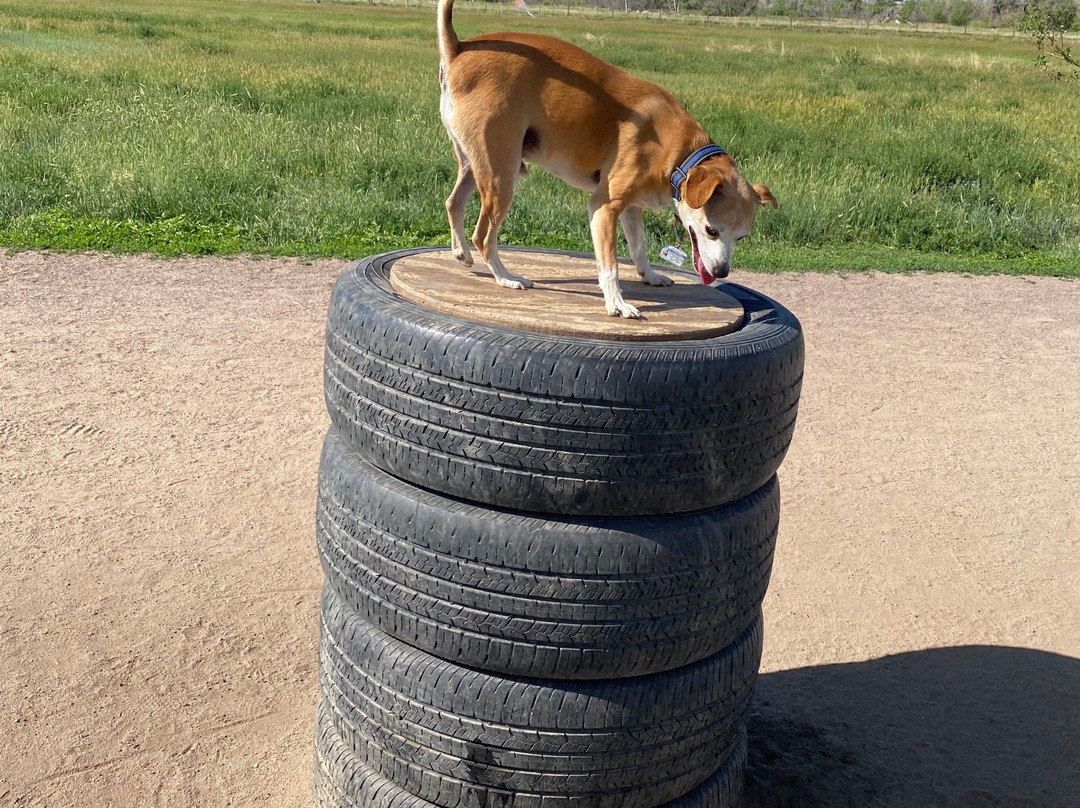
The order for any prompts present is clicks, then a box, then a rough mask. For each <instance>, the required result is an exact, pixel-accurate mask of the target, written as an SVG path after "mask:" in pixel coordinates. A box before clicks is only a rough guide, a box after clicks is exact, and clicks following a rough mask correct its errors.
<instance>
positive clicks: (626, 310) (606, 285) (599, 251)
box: [589, 191, 641, 317]
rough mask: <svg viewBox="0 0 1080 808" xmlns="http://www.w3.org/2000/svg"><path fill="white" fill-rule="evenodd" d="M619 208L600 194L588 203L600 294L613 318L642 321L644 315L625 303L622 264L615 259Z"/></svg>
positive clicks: (594, 195)
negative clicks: (620, 266) (640, 318)
mask: <svg viewBox="0 0 1080 808" xmlns="http://www.w3.org/2000/svg"><path fill="white" fill-rule="evenodd" d="M618 220H619V210H618V208H617V207H616V206H615V205H614V204H613V203H612V202H611V201H610V200H608V199H606V197H602V196H601V195H600V192H599V191H597V193H595V194H593V196H592V197H591V198H590V199H589V230H590V231H592V240H593V250H594V251H595V253H596V269H597V271H598V273H599V279H600V291H601V292H603V293H604V308H605V309H607V313H608V314H610V315H611V316H612V317H641V312H639V311H638V310H637V309H636V308H634V307H633V306H631V305H630V304H629V303H627V302H626V301H625V300H623V295H622V287H620V286H619V261H618V259H617V257H616V255H615V241H616V236H617V233H618V231H617V230H616V228H617V226H618V224H617V223H618Z"/></svg>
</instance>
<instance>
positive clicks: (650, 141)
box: [438, 0, 777, 317]
mask: <svg viewBox="0 0 1080 808" xmlns="http://www.w3.org/2000/svg"><path fill="white" fill-rule="evenodd" d="M453 6H454V0H439V10H438V15H439V21H438V28H439V57H440V69H439V83H440V86H441V87H442V99H441V102H440V108H441V113H442V120H443V125H444V126H445V127H446V131H447V132H448V133H449V134H450V139H451V140H452V141H453V144H454V152H455V153H456V155H457V159H458V178H457V183H456V185H455V186H454V190H453V191H452V192H451V194H450V196H449V198H448V199H447V200H446V211H447V213H448V214H449V217H450V229H451V233H452V237H451V238H452V247H453V251H454V255H455V256H456V257H457V259H458V260H459V261H461V262H462V263H464V264H465V265H466V266H472V256H471V255H470V254H469V248H468V246H467V245H466V243H465V222H464V217H465V205H466V203H467V202H468V201H469V198H470V197H471V196H472V193H473V191H475V190H479V191H480V218H479V220H478V221H477V223H476V230H475V231H474V232H473V238H472V240H473V244H475V245H476V249H478V250H479V251H480V255H481V256H483V259H484V261H485V262H486V263H487V266H488V269H489V270H491V274H492V275H494V276H495V280H496V281H497V282H498V283H499V284H500V285H501V286H508V287H510V288H513V289H526V288H528V287H530V286H532V281H530V280H528V279H526V278H522V277H519V276H516V275H511V274H510V273H509V272H507V271H506V267H505V266H503V263H502V261H500V260H499V251H498V235H499V226H500V225H501V224H502V222H503V220H504V219H505V218H506V213H507V211H508V210H509V208H510V200H511V199H512V198H513V195H514V185H515V184H516V182H517V180H518V177H519V176H522V175H523V174H524V173H525V161H528V162H530V163H533V164H535V165H538V166H540V167H541V168H543V169H546V170H547V171H549V172H551V173H552V174H554V175H555V176H556V177H559V178H560V179H562V180H563V181H565V182H567V183H568V184H570V185H572V186H574V187H575V188H580V189H582V190H584V191H589V192H591V193H592V196H591V197H590V198H589V205H588V209H589V229H590V230H591V232H592V240H593V248H594V250H595V252H596V264H597V268H598V270H599V273H600V289H601V290H602V291H603V293H604V306H605V308H606V309H607V313H608V314H611V315H618V316H621V317H640V316H641V315H640V313H639V312H638V310H637V309H636V308H634V307H633V306H631V305H630V304H629V303H627V302H626V301H625V300H624V299H623V296H622V289H621V288H620V286H619V265H618V262H617V260H616V255H615V245H616V229H615V228H616V222H617V221H618V222H621V223H622V227H623V233H624V234H625V235H626V241H627V243H628V244H629V246H630V254H631V256H632V257H633V259H634V266H635V267H636V268H637V271H638V274H639V275H640V276H641V280H642V281H643V282H644V283H647V284H650V285H652V286H667V285H669V284H670V283H671V279H670V278H667V277H665V276H663V275H660V274H658V273H656V272H654V271H653V269H652V268H651V266H650V265H649V257H648V253H647V251H646V247H645V232H644V226H643V224H642V218H641V211H642V208H644V207H649V208H653V209H660V208H663V207H665V206H666V205H668V204H670V203H671V200H672V199H673V198H674V199H675V200H676V203H675V204H676V209H677V211H678V214H679V216H680V218H681V219H682V222H683V224H684V225H685V226H686V228H687V230H688V231H689V233H690V240H691V243H692V244H693V250H694V267H695V269H697V271H698V274H699V275H701V280H702V283H706V284H709V283H712V281H713V280H714V278H723V277H725V276H726V275H727V274H728V272H729V271H730V269H731V254H732V250H733V248H734V246H735V242H736V241H738V240H739V239H740V238H742V237H743V236H745V235H746V234H747V233H748V232H750V226H751V225H752V224H753V222H754V213H755V211H756V210H757V208H758V206H759V205H772V206H773V207H774V208H775V207H777V203H776V200H775V199H774V198H773V195H772V194H771V193H770V192H769V189H768V188H766V187H765V186H764V185H750V184H749V183H748V182H746V180H744V179H743V178H742V176H740V174H739V172H738V171H737V170H736V168H735V163H734V161H732V159H731V157H730V156H729V155H727V154H726V153H723V150H722V149H719V148H715V147H714V149H715V153H713V154H707V153H706V154H707V156H706V157H705V159H704V160H702V161H701V162H698V163H697V164H696V165H693V167H691V166H690V165H689V164H688V163H689V162H691V161H689V160H688V158H690V157H691V156H692V155H696V156H698V158H699V159H700V155H698V151H699V150H700V149H702V148H703V147H706V146H709V145H710V144H712V140H711V139H710V138H709V136H708V135H707V134H706V133H705V130H704V129H702V128H701V126H700V125H699V124H698V123H697V121H695V120H694V119H693V118H692V117H690V114H689V113H688V112H687V111H686V110H685V109H684V108H683V106H682V105H681V104H680V103H679V102H678V101H676V100H675V97H674V96H672V95H671V93H669V92H667V91H666V90H664V89H663V88H661V87H659V86H657V85H655V84H653V83H652V82H648V81H644V80H642V79H638V78H635V77H634V76H631V75H629V74H627V73H624V72H623V71H621V70H619V69H618V68H616V67H613V66H612V65H609V64H607V63H606V62H603V61H601V60H600V59H597V58H596V57H595V56H592V55H591V54H589V53H586V52H585V51H583V50H581V49H580V48H578V47H575V46H574V45H571V44H569V43H567V42H563V41H562V40H559V39H554V38H552V37H547V36H539V35H535V34H515V33H498V34H487V35H485V36H479V37H476V38H474V39H470V40H467V41H465V42H462V41H460V40H459V39H458V36H457V33H456V32H455V31H454V26H453V20H452V12H453ZM681 168H685V171H680V170H679V169H681ZM673 176H674V178H675V181H674V182H673V181H672V178H673Z"/></svg>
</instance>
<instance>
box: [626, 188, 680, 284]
mask: <svg viewBox="0 0 1080 808" xmlns="http://www.w3.org/2000/svg"><path fill="white" fill-rule="evenodd" d="M619 224H621V225H622V230H623V235H625V236H626V243H627V245H629V247H630V257H631V258H633V259H634V267H635V268H637V273H638V275H640V276H641V282H642V283H645V284H648V285H649V286H671V284H672V283H674V281H672V280H671V278H669V277H668V276H667V275H661V274H660V273H659V272H656V271H655V270H654V269H653V268H652V264H650V263H649V251H648V249H647V248H646V246H645V223H644V222H643V221H642V218H641V208H636V207H635V208H627V209H626V210H624V211H623V212H622V214H621V215H620V216H619Z"/></svg>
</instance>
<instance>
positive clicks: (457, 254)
mask: <svg viewBox="0 0 1080 808" xmlns="http://www.w3.org/2000/svg"><path fill="white" fill-rule="evenodd" d="M454 258H456V259H457V260H459V261H460V262H461V263H463V264H464V265H465V266H467V267H471V266H472V265H473V260H472V254H471V253H470V252H469V251H468V250H464V249H462V248H461V247H455V248H454Z"/></svg>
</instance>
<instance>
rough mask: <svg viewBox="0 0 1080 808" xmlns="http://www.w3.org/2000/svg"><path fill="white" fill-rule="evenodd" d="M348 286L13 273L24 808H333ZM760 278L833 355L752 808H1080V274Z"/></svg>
mask: <svg viewBox="0 0 1080 808" xmlns="http://www.w3.org/2000/svg"><path fill="white" fill-rule="evenodd" d="M341 267H342V264H341V263H338V262H328V261H320V262H315V263H311V264H301V263H299V262H296V261H270V260H238V261H220V260H180V261H157V260H145V259H141V258H103V257H94V256H43V255H39V254H20V255H16V256H9V257H6V258H3V257H0V503H2V505H0V804H2V805H5V806H8V805H14V806H144V805H146V806H149V805H163V806H183V807H184V808H189V807H191V806H226V805H229V806H267V805H269V806H282V808H290V807H291V806H303V805H307V804H308V799H309V797H308V794H309V791H308V789H309V785H308V784H309V773H310V768H311V749H310V747H311V737H312V721H313V717H314V705H315V696H316V683H315V639H316V622H315V621H316V610H317V597H318V590H319V585H320V579H321V576H320V571H319V567H318V562H317V559H316V556H315V547H314V538H313V525H312V522H313V509H314V491H315V473H316V465H317V460H318V454H319V444H320V440H321V437H322V433H323V431H324V429H325V428H326V426H327V418H326V415H325V413H324V411H323V405H322V393H321V361H322V353H321V351H322V348H321V346H322V328H323V317H324V313H325V305H326V301H327V298H328V295H329V292H330V287H331V283H332V281H333V279H334V277H335V275H336V274H337V272H338V271H339V270H340V269H341ZM736 275H737V277H736V278H735V280H737V281H740V282H744V283H747V284H749V285H751V286H755V287H757V288H759V289H761V290H762V291H764V292H766V293H768V294H771V295H774V296H775V297H777V298H778V299H780V300H781V301H783V302H784V303H786V304H787V305H788V306H789V307H791V308H792V309H793V310H794V311H795V312H796V313H797V314H798V315H799V316H800V317H801V319H802V321H803V324H804V326H805V329H806V338H807V348H808V356H807V365H806V383H805V387H804V391H803V406H802V410H801V414H800V423H799V427H798V430H797V435H796V439H795V442H794V444H793V445H792V449H791V452H790V454H789V456H788V460H787V462H786V463H785V465H784V467H783V469H782V470H781V482H782V486H783V490H784V494H783V497H784V507H783V523H782V532H781V536H780V541H779V546H778V549H777V556H776V565H775V572H774V575H773V583H772V586H771V588H770V591H769V594H768V596H767V599H766V604H765V606H766V618H767V637H766V650H765V658H764V660H763V668H762V669H763V675H762V677H761V679H760V686H759V691H758V692H759V697H758V700H757V704H756V707H755V712H754V716H753V718H752V720H751V726H750V729H751V744H752V749H753V751H752V756H751V764H750V769H749V779H748V795H747V800H746V803H747V806H748V808H771V807H772V806H777V807H779V806H828V807H829V808H831V807H832V806H896V807H897V808H900V806H904V807H905V808H909V807H914V808H917V807H918V806H965V807H968V808H980V807H982V806H1009V807H1010V808H1024V807H1026V806H1043V805H1045V806H1076V805H1078V804H1080V796H1078V795H1080V752H1078V750H1080V659H1078V657H1080V609H1078V607H1077V604H1078V603H1080V428H1078V424H1080V361H1078V356H1077V352H1078V349H1080V326H1078V320H1080V283H1069V282H1065V281H1060V280H1053V279H1041V280H1030V279H1023V278H1003V277H994V278H964V277H957V276H918V275H916V276H891V275H878V274H868V275H857V276H852V277H848V278H844V277H840V276H836V275H828V276H825V275H749V274H746V273H741V274H740V273H736Z"/></svg>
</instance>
